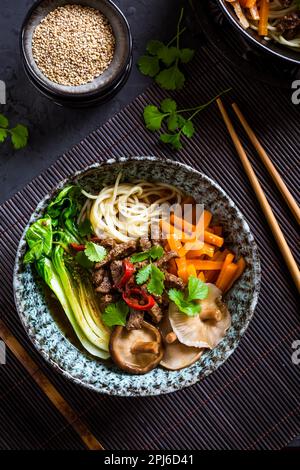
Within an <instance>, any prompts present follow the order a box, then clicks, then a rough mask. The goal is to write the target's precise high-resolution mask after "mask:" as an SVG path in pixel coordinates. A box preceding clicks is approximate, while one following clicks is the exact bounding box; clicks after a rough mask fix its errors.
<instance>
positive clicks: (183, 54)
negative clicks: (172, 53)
mask: <svg viewBox="0 0 300 470" xmlns="http://www.w3.org/2000/svg"><path fill="white" fill-rule="evenodd" d="M194 54H195V51H194V50H193V49H188V48H184V49H180V51H179V57H180V60H181V62H182V63H183V64H187V63H188V62H190V61H191V60H192V58H193V57H194Z"/></svg>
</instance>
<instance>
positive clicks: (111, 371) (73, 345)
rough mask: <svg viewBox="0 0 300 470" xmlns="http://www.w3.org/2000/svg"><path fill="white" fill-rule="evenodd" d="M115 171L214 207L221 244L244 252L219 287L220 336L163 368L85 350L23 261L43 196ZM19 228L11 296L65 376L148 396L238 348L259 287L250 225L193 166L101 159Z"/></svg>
mask: <svg viewBox="0 0 300 470" xmlns="http://www.w3.org/2000/svg"><path fill="white" fill-rule="evenodd" d="M120 171H122V179H123V180H126V181H129V182H130V181H134V180H136V179H145V180H147V181H150V182H162V183H168V184H172V185H174V186H176V187H178V188H179V189H181V190H182V191H184V192H185V193H186V194H187V195H192V196H193V197H194V198H195V200H196V202H198V203H201V204H204V205H205V207H206V208H207V209H208V210H210V211H211V212H212V213H213V216H214V220H213V222H217V223H220V224H222V225H223V227H224V236H225V238H226V241H227V245H228V247H229V248H230V249H231V250H233V251H234V252H235V253H236V255H237V256H243V257H244V258H245V260H246V263H247V267H246V269H245V271H244V273H243V275H242V277H241V278H240V279H239V280H238V282H237V283H236V284H235V285H234V287H233V288H232V289H231V290H230V291H229V292H228V293H227V294H226V296H225V301H226V303H227V305H228V308H229V310H230V312H231V316H232V324H231V327H230V328H229V330H228V331H227V333H226V336H225V337H224V338H223V339H222V340H221V342H220V343H219V344H218V345H217V346H216V347H215V348H214V349H212V350H206V351H204V353H203V355H202V356H201V358H200V359H199V360H198V361H197V362H196V363H194V364H193V365H191V366H189V367H187V368H185V369H181V370H177V371H170V370H166V369H163V368H162V367H157V368H156V369H154V370H152V371H151V372H149V373H148V374H146V375H129V374H127V373H125V372H123V371H121V370H119V369H118V368H117V367H116V366H115V365H114V364H113V363H112V362H110V361H101V360H99V359H96V358H94V357H92V356H90V355H89V354H88V353H87V352H86V351H85V350H83V349H82V347H81V346H80V345H79V344H78V341H77V340H76V338H75V337H74V334H72V331H71V330H70V328H69V326H68V322H67V320H66V317H65V315H64V314H63V312H62V311H60V310H59V309H57V307H58V304H57V303H56V300H55V299H53V296H52V295H49V292H48V291H47V289H46V287H45V285H44V284H43V282H42V281H40V280H39V279H38V278H37V275H36V272H35V269H34V268H33V267H32V266H31V265H30V266H28V265H27V266H25V265H24V264H23V257H24V253H25V251H26V241H25V233H26V230H27V228H28V226H29V224H31V223H32V222H34V221H35V220H37V219H38V218H39V217H40V216H41V215H42V214H43V213H44V211H45V209H46V207H47V205H48V204H49V202H50V200H51V199H52V198H53V197H55V195H56V194H57V192H58V191H59V190H60V189H62V188H63V187H64V186H65V185H67V184H70V183H78V184H80V185H81V186H82V188H84V189H85V190H86V191H88V192H91V193H93V194H96V193H98V192H99V191H100V189H101V188H102V186H103V185H104V184H113V183H114V182H115V180H116V177H117V175H118V174H119V172H120ZM29 224H28V225H27V227H26V228H25V230H24V233H23V235H22V238H21V240H20V244H19V248H18V251H17V256H16V263H15V270H14V293H15V302H16V306H17V310H18V312H19V316H20V319H21V322H22V323H23V326H24V328H25V330H26V332H27V334H28V336H29V338H30V340H31V341H32V343H33V344H34V346H35V347H36V348H37V350H38V351H39V352H40V353H41V355H42V356H43V357H44V358H45V359H46V360H47V361H48V362H49V363H50V364H51V365H52V366H53V367H54V368H55V369H56V370H57V371H59V372H60V373H62V374H63V375H64V376H65V377H66V378H68V379H70V380H72V381H73V382H75V383H77V384H80V385H82V386H85V387H88V388H90V389H92V390H95V391H97V392H100V393H106V394H110V395H119V396H147V395H159V394H163V393H169V392H174V391H176V390H180V389H182V388H184V387H187V386H189V385H193V384H195V383H196V382H198V381H199V380H200V379H203V378H204V377H206V376H207V375H209V374H210V373H212V372H214V371H216V369H218V368H219V367H220V366H221V365H222V364H223V363H224V362H225V361H226V359H227V358H228V357H229V356H230V355H231V354H232V353H233V352H234V350H235V349H236V348H237V346H238V344H239V341H240V339H241V337H242V335H243V334H244V332H245V331H246V328H247V326H248V324H249V322H250V320H251V318H252V316H253V313H254V309H255V306H256V303H257V299H258V295H259V288H260V262H259V258H258V253H257V247H256V244H255V241H254V238H253V236H252V234H251V232H250V229H249V226H248V224H247V222H246V221H245V219H244V217H243V215H242V214H241V212H240V211H239V209H238V208H237V207H236V206H235V204H234V202H233V201H232V200H231V199H230V198H229V197H228V196H227V195H226V193H225V192H224V191H223V190H222V188H221V187H220V186H219V185H218V184H217V183H215V182H214V181H213V180H211V179H210V178H208V177H207V176H205V175H203V174H201V173H199V172H198V171H196V170H194V169H193V168H191V167H189V166H187V165H184V164H181V163H179V162H174V161H170V160H165V159H159V158H156V157H131V158H124V159H120V160H118V161H116V160H108V161H106V162H104V163H100V164H95V165H93V166H90V167H88V168H86V169H84V170H82V171H79V172H77V173H76V174H75V175H73V176H71V177H70V178H68V179H66V180H64V181H62V182H61V183H60V184H59V185H58V187H56V188H55V190H53V191H52V192H51V193H50V194H48V195H47V196H46V197H45V198H44V199H42V201H41V202H40V203H39V205H38V206H37V208H36V209H35V210H34V212H33V214H32V216H31V219H30V221H29Z"/></svg>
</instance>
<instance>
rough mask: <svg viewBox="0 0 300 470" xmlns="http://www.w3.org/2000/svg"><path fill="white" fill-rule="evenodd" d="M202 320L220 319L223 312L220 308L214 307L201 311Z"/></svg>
mask: <svg viewBox="0 0 300 470" xmlns="http://www.w3.org/2000/svg"><path fill="white" fill-rule="evenodd" d="M200 318H201V320H204V321H205V320H215V321H220V320H221V319H222V312H221V311H220V310H219V309H218V308H212V309H210V310H208V309H207V310H205V311H203V312H200Z"/></svg>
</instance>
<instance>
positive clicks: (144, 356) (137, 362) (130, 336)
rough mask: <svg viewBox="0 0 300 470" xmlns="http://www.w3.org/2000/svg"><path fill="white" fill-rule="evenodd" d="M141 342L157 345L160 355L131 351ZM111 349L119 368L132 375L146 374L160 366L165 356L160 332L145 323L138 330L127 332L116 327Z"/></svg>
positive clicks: (112, 336) (111, 338) (111, 339)
mask: <svg viewBox="0 0 300 470" xmlns="http://www.w3.org/2000/svg"><path fill="white" fill-rule="evenodd" d="M140 342H141V343H151V342H155V343H157V344H158V354H154V353H151V352H138V353H133V352H132V351H131V349H132V347H133V345H134V344H136V343H140ZM109 349H110V354H111V357H112V359H113V361H114V362H115V363H116V364H117V366H118V367H120V369H122V370H125V371H126V372H129V373H130V374H146V373H147V372H149V371H150V370H152V369H154V368H155V367H156V366H157V364H159V362H160V361H161V359H162V356H163V347H162V338H161V334H160V332H159V330H158V329H157V328H155V327H154V326H153V325H150V323H147V322H145V321H143V322H142V326H141V328H140V329H137V330H127V329H126V328H125V327H123V326H116V327H115V328H114V330H113V332H112V335H111V337H110V343H109Z"/></svg>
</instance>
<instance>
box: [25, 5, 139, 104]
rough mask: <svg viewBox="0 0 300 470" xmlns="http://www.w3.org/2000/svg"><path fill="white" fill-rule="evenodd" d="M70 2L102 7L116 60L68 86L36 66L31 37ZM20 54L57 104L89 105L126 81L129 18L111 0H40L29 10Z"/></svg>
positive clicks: (129, 61)
mask: <svg viewBox="0 0 300 470" xmlns="http://www.w3.org/2000/svg"><path fill="white" fill-rule="evenodd" d="M67 4H79V5H83V6H89V7H92V8H95V9H96V10H99V11H100V12H101V13H103V15H104V16H105V17H106V18H107V20H108V21H109V23H110V25H111V27H112V29H113V33H114V36H115V39H116V48H115V53H114V57H113V60H112V62H111V64H110V65H109V67H108V68H107V69H106V70H105V71H104V72H103V73H102V74H101V75H100V76H99V77H96V78H95V79H94V80H93V81H91V82H89V83H86V84H84V85H78V86H66V85H60V84H58V83H55V82H52V81H51V80H49V79H48V78H47V77H46V76H45V75H44V74H43V73H42V72H41V70H40V69H39V68H38V67H37V65H36V62H35V60H34V58H33V54H32V37H33V33H34V31H35V28H36V27H37V25H38V24H39V23H40V22H41V20H42V19H43V18H44V17H45V16H46V15H47V14H48V13H49V12H50V11H52V10H54V9H55V8H57V7H59V6H63V5H67ZM20 46H21V57H22V62H23V65H24V69H25V72H26V74H27V76H28V78H29V80H30V81H31V83H32V84H33V85H34V86H35V88H36V89H37V90H38V91H39V92H41V93H42V94H43V95H44V96H46V97H47V98H49V99H51V100H52V101H54V102H55V103H57V104H60V105H62V106H69V107H86V106H90V105H93V104H97V103H103V102H105V101H108V100H109V99H110V98H111V97H112V96H114V95H115V94H116V93H117V92H118V91H119V90H120V89H121V88H122V87H123V86H124V84H125V83H126V81H127V78H128V76H129V73H130V70H131V66H132V36H131V32H130V28H129V25H128V22H127V20H126V18H125V16H124V15H123V13H122V12H121V11H120V10H119V8H118V7H117V6H116V5H115V4H114V3H112V2H111V1H110V0H39V1H37V2H36V3H35V4H34V5H33V6H32V7H31V9H30V10H29V12H28V14H27V15H26V18H25V20H24V22H23V25H22V29H21V36H20Z"/></svg>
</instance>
